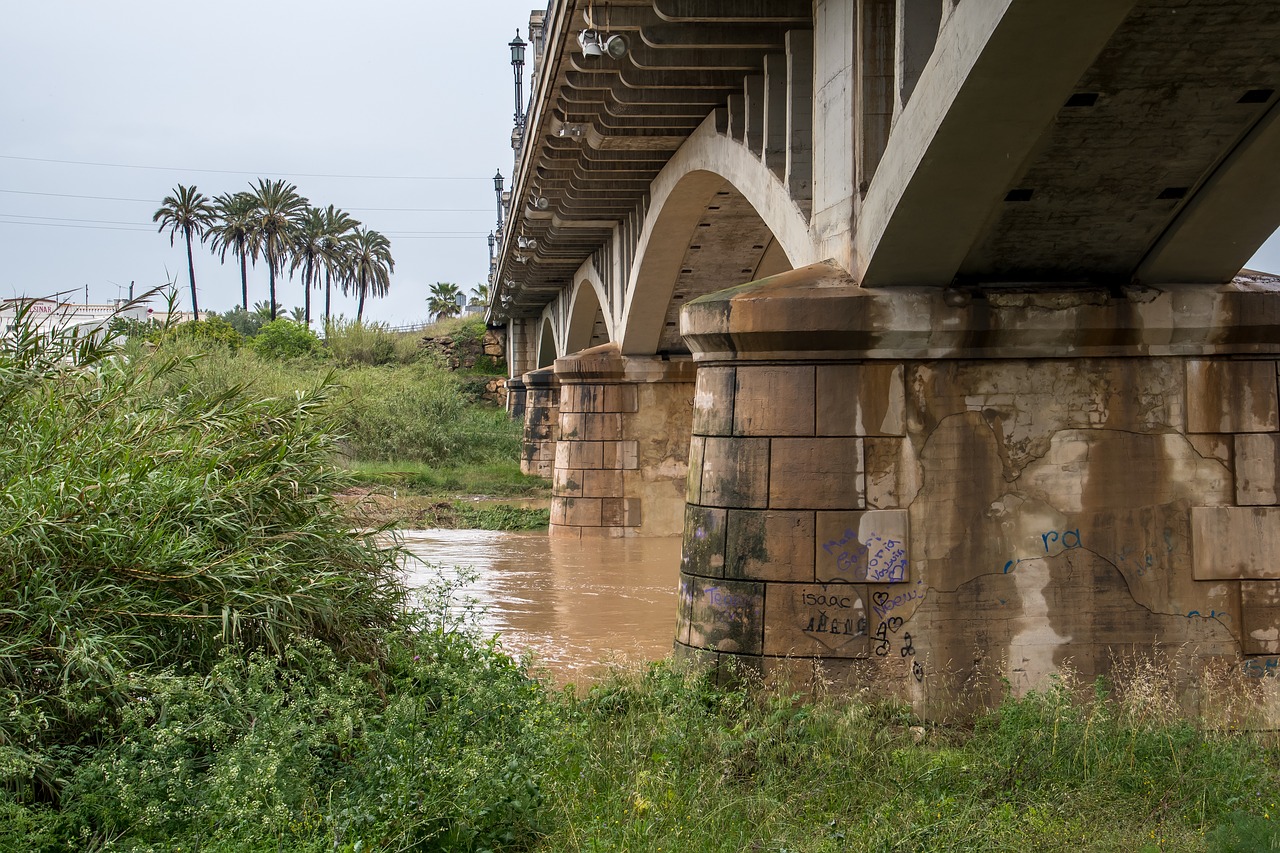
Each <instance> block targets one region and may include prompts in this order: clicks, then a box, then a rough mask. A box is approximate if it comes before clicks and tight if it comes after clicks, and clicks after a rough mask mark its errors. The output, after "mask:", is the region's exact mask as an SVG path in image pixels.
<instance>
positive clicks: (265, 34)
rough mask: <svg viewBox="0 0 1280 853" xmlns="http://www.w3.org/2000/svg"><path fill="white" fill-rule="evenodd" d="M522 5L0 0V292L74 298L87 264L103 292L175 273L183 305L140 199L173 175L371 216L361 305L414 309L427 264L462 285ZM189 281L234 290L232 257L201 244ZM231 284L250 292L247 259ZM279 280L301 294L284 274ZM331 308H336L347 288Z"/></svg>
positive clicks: (260, 289) (164, 247)
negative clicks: (375, 252)
mask: <svg viewBox="0 0 1280 853" xmlns="http://www.w3.org/2000/svg"><path fill="white" fill-rule="evenodd" d="M538 5H539V4H538V2H536V0H535V2H530V0H474V2H466V3H451V2H442V0H415V2H407V0H399V2H392V0H362V2H360V3H351V2H333V0H255V2H247V0H219V2H207V0H179V2H174V0H168V2H152V0H38V2H31V3H18V2H6V3H4V4H3V9H4V24H3V26H0V80H3V81H4V82H3V83H2V84H0V129H2V132H0V257H2V258H3V261H4V263H3V266H2V267H0V297H4V296H11V295H14V294H24V293H25V294H28V295H46V294H49V293H53V292H57V291H62V290H69V291H73V293H72V295H71V296H70V298H71V299H73V300H75V301H82V300H83V299H84V286H85V285H86V284H87V285H88V287H89V298H90V301H93V302H99V301H109V300H111V299H114V298H116V297H117V296H118V295H119V294H121V293H127V290H128V286H129V282H130V281H136V282H137V284H138V287H139V288H140V289H141V288H142V287H144V286H149V285H156V284H162V283H163V282H164V281H165V280H166V278H167V277H174V276H176V277H177V278H178V281H179V283H180V284H181V285H182V287H183V304H184V305H185V304H187V297H186V285H187V279H186V276H187V272H186V269H187V266H186V253H185V249H183V248H182V245H181V239H180V238H179V243H178V245H177V246H176V247H172V248H171V247H170V245H169V239H168V236H167V235H161V234H158V233H157V231H156V228H157V226H156V225H152V224H151V215H152V214H153V213H154V212H155V210H156V208H157V207H159V205H160V201H161V200H162V199H163V198H164V196H166V195H168V194H170V193H171V192H172V191H173V188H174V187H175V186H176V185H177V184H179V183H182V184H188V185H189V184H195V185H196V186H197V187H199V189H200V191H201V192H204V193H205V194H207V195H210V196H213V195H216V194H218V193H222V192H232V191H237V190H241V189H247V188H248V187H249V184H250V182H251V181H252V180H254V179H255V178H257V177H259V176H263V177H283V178H286V179H287V180H290V181H292V182H293V183H295V184H297V186H298V190H299V191H300V192H301V193H302V194H303V195H305V196H307V197H308V198H309V199H310V200H311V202H312V203H313V204H315V205H317V206H324V205H328V204H334V205H337V206H338V207H340V208H343V209H345V210H347V211H349V212H350V213H351V214H352V215H353V216H355V217H356V218H358V219H360V220H361V221H362V222H364V223H365V225H367V226H368V227H370V228H373V229H375V230H378V231H381V232H382V233H384V234H386V235H387V236H388V237H390V239H391V243H392V254H393V256H394V257H395V260H396V268H395V274H394V276H393V278H392V283H391V295H390V296H389V297H388V298H386V299H384V300H377V301H372V302H370V303H369V306H368V308H367V309H366V311H367V313H368V314H370V315H372V316H373V317H374V318H376V319H381V320H388V321H391V322H394V323H403V322H410V321H413V320H417V319H421V318H425V317H426V315H427V310H426V302H425V298H426V291H427V289H428V288H429V286H430V285H431V284H432V283H434V282H436V281H452V282H455V283H456V284H458V285H459V286H460V287H461V288H463V290H469V289H470V288H472V287H474V286H475V285H477V284H479V283H481V282H482V281H484V279H485V277H486V275H487V273H488V266H487V254H488V245H487V243H486V240H485V237H486V235H487V234H488V233H489V231H490V230H492V229H493V227H494V224H495V218H496V209H495V199H494V193H493V174H494V172H495V171H497V170H499V169H500V170H501V171H502V174H503V176H504V177H506V178H507V181H508V184H509V182H510V176H511V163H512V152H511V147H510V131H511V120H512V110H513V106H514V105H513V96H512V80H511V65H510V51H509V49H508V48H507V42H509V41H511V38H512V36H514V35H515V31H516V27H519V28H520V31H521V35H522V37H524V38H526V39H527V38H528V35H527V29H526V28H527V24H528V17H529V10H530V9H532V8H535V7H537V6H538ZM525 76H526V81H525V84H526V88H525V92H526V93H527V92H528V88H527V86H528V80H527V77H528V69H527V68H526V74H525ZM72 161H74V162H72ZM86 164H97V165H86ZM105 164H114V165H105ZM320 176H331V177H320ZM338 176H344V177H338ZM345 176H378V177H345ZM383 176H385V177H383ZM84 196H97V197H99V198H84ZM196 284H197V287H198V290H199V294H200V305H201V308H212V309H218V310H226V309H229V308H231V307H232V306H233V305H235V304H237V303H239V301H240V296H239V294H240V281H239V271H238V268H237V267H236V265H235V264H234V263H231V262H229V263H228V264H227V265H226V266H225V267H224V266H221V265H220V264H219V262H218V261H217V259H216V258H215V257H214V256H213V255H211V254H210V253H209V252H208V250H207V249H203V248H200V247H197V251H196ZM249 288H250V291H249V298H250V301H257V300H265V299H266V292H267V279H266V271H265V270H264V269H263V268H262V267H261V266H259V268H258V269H257V270H256V271H254V270H253V269H250V283H249ZM279 299H280V301H281V302H282V303H284V304H285V305H301V304H302V290H301V287H300V285H298V284H296V283H294V284H287V283H286V284H284V285H282V287H281V291H280V297H279ZM336 310H342V311H345V312H346V313H347V315H348V316H351V315H353V314H354V313H355V303H354V300H353V299H349V300H344V301H343V302H341V303H340V305H339V308H338V309H336ZM336 310H335V313H336Z"/></svg>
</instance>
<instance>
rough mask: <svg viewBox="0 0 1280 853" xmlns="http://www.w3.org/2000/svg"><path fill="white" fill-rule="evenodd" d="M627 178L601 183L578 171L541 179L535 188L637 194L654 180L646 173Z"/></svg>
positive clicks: (632, 174) (545, 190)
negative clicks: (612, 191)
mask: <svg viewBox="0 0 1280 853" xmlns="http://www.w3.org/2000/svg"><path fill="white" fill-rule="evenodd" d="M623 174H624V175H626V176H625V177H621V176H620V177H616V178H610V179H609V180H608V181H600V180H599V179H593V177H592V176H590V175H586V174H581V175H580V174H578V173H577V170H575V171H574V173H571V174H569V175H564V174H561V175H557V176H556V177H547V178H540V179H539V180H538V182H537V183H536V184H535V188H536V189H538V190H540V191H543V192H547V191H550V190H581V191H584V192H590V191H592V189H593V187H604V188H605V189H607V190H614V191H616V190H619V189H623V190H627V191H628V192H630V191H635V192H641V193H642V192H644V191H645V190H647V189H648V188H649V182H650V181H652V180H653V178H652V176H648V175H646V173H641V172H633V173H623Z"/></svg>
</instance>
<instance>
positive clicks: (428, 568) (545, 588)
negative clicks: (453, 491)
mask: <svg viewBox="0 0 1280 853" xmlns="http://www.w3.org/2000/svg"><path fill="white" fill-rule="evenodd" d="M401 536H402V539H403V543H404V546H405V548H406V550H408V552H409V553H410V554H411V555H412V556H411V557H410V559H409V560H408V563H407V565H406V567H405V568H406V572H407V577H408V581H409V584H410V586H423V585H425V584H430V582H431V581H432V579H433V578H435V577H436V576H437V571H436V570H435V569H433V568H432V566H438V567H440V569H441V572H440V574H443V576H444V577H445V578H446V579H456V578H457V574H456V572H455V571H454V567H469V568H471V569H473V570H474V572H475V575H476V577H475V580H474V581H472V582H470V583H468V584H467V585H466V586H465V587H464V589H463V590H462V594H463V595H465V596H468V597H471V598H473V599H475V601H476V602H477V603H478V604H479V606H480V608H481V609H482V612H481V613H480V615H479V622H480V627H481V628H482V630H483V631H484V633H485V634H486V635H492V634H497V635H498V638H499V642H500V643H501V645H502V647H503V648H505V649H506V650H507V651H508V652H510V653H511V654H513V655H516V656H517V657H518V656H521V655H531V656H533V658H534V661H535V666H534V670H535V672H537V674H539V675H541V676H543V677H545V678H548V679H549V680H550V681H552V682H554V683H556V684H570V683H572V684H579V685H583V684H588V683H590V682H591V681H593V680H595V679H597V678H599V677H600V676H602V675H603V674H604V673H605V672H607V670H608V664H610V663H613V662H619V663H626V662H636V661H647V660H656V659H658V658H662V657H666V656H667V655H668V654H669V653H670V651H671V644H672V639H673V638H674V636H675V619H676V585H677V581H678V576H679V572H680V538H679V537H663V538H628V539H583V540H568V539H551V538H549V537H548V536H547V535H546V533H504V532H496V531H489V530H408V531H402V532H401ZM455 610H456V607H455Z"/></svg>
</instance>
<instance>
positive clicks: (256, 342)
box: [253, 318, 324, 359]
mask: <svg viewBox="0 0 1280 853" xmlns="http://www.w3.org/2000/svg"><path fill="white" fill-rule="evenodd" d="M253 351H254V352H255V353H257V354H258V355H260V356H262V357H263V358H272V359H286V358H301V357H303V356H315V355H320V354H321V353H322V352H323V351H324V346H323V344H321V343H320V339H319V338H318V337H316V333H315V332H313V331H311V330H310V329H308V328H307V327H306V326H304V325H302V324H301V323H295V322H293V321H292V320H285V319H283V318H281V319H278V320H272V321H271V322H270V323H267V324H265V325H264V326H263V327H262V328H261V329H259V330H258V334H257V336H256V337H255V338H254V339H253Z"/></svg>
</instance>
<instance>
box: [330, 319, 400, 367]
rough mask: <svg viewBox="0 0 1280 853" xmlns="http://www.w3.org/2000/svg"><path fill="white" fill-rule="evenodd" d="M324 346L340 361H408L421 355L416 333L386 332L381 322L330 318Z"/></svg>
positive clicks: (375, 362)
mask: <svg viewBox="0 0 1280 853" xmlns="http://www.w3.org/2000/svg"><path fill="white" fill-rule="evenodd" d="M325 346H327V347H328V348H329V351H330V352H332V353H333V356H334V358H335V359H337V360H338V361H339V362H341V363H343V364H366V365H370V366H376V365H380V364H409V363H410V362H413V361H415V360H417V358H418V357H419V355H421V352H422V350H421V347H419V345H418V336H417V335H416V334H413V333H397V332H390V331H388V330H387V327H386V326H385V325H384V324H382V323H355V322H350V321H347V320H344V319H342V318H339V319H337V320H332V321H330V323H329V327H328V329H327V330H326V332H325Z"/></svg>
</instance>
